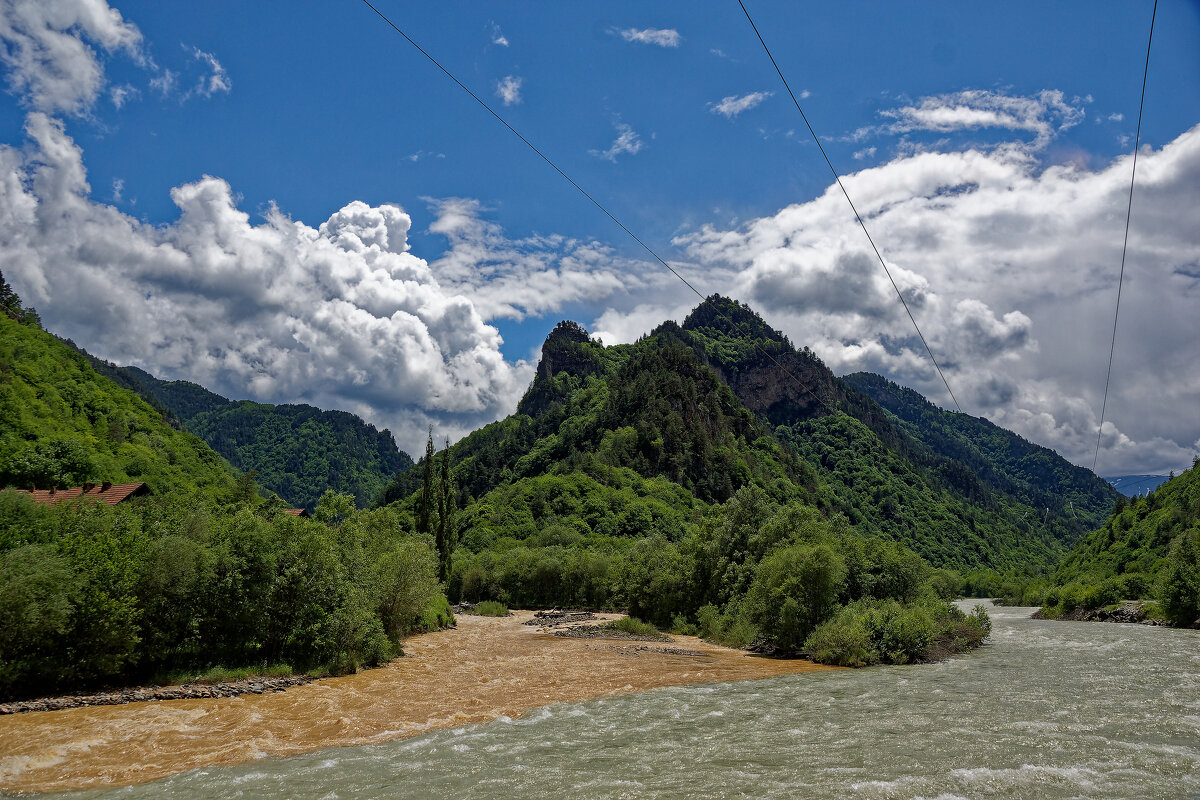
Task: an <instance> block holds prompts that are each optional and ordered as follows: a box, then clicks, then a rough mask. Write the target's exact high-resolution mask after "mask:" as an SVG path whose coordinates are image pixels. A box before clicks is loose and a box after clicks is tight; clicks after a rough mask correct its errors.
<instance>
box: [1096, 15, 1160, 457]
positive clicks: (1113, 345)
mask: <svg viewBox="0 0 1200 800" xmlns="http://www.w3.org/2000/svg"><path fill="white" fill-rule="evenodd" d="M1157 15H1158V0H1154V8H1153V9H1152V10H1151V11H1150V36H1149V37H1148V38H1147V39H1146V66H1145V68H1144V70H1143V71H1142V98H1141V100H1139V101H1138V124H1137V135H1136V136H1135V137H1134V139H1133V174H1132V175H1130V176H1129V205H1128V206H1127V207H1126V208H1125V241H1124V243H1123V244H1122V245H1121V275H1120V277H1119V278H1117V305H1116V308H1114V309H1113V332H1112V341H1111V342H1110V343H1109V345H1108V372H1107V373H1106V374H1105V376H1104V402H1103V403H1101V405H1100V427H1098V428H1097V429H1096V454H1095V455H1094V456H1093V457H1092V472H1095V471H1096V464H1097V463H1099V461H1100V437H1101V436H1102V435H1103V433H1104V414H1105V412H1106V411H1108V387H1109V384H1110V383H1111V382H1112V365H1113V353H1115V352H1116V350H1117V317H1118V316H1119V315H1120V313H1121V288H1122V287H1123V286H1124V284H1125V254H1126V252H1128V250H1129V220H1130V218H1131V217H1132V216H1133V184H1134V181H1136V180H1137V157H1138V147H1139V146H1140V145H1141V141H1142V110H1143V109H1144V108H1145V106H1146V79H1147V78H1149V77H1150V45H1151V44H1153V43H1154V18H1155V17H1156V16H1157Z"/></svg>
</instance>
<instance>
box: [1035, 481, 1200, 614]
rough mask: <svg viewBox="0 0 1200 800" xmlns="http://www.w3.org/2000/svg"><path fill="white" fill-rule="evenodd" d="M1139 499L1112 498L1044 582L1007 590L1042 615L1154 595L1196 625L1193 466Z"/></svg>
mask: <svg viewBox="0 0 1200 800" xmlns="http://www.w3.org/2000/svg"><path fill="white" fill-rule="evenodd" d="M1197 463H1198V462H1196V461H1193V464H1192V468H1191V469H1189V470H1186V471H1185V472H1183V473H1182V474H1181V475H1178V476H1174V477H1172V479H1171V480H1169V481H1167V482H1166V483H1164V484H1162V485H1161V486H1159V487H1158V489H1157V490H1155V491H1154V492H1151V493H1150V494H1149V495H1147V496H1145V497H1135V498H1132V499H1129V500H1126V499H1125V498H1124V497H1121V498H1118V500H1117V501H1116V503H1114V505H1113V509H1112V514H1111V515H1110V516H1109V518H1108V520H1107V521H1106V522H1105V523H1104V524H1103V525H1102V526H1101V527H1100V528H1099V529H1098V530H1096V531H1094V532H1092V533H1090V534H1088V535H1087V536H1086V537H1085V538H1084V539H1083V541H1081V542H1080V543H1079V545H1078V546H1077V547H1076V548H1075V549H1074V550H1072V551H1071V552H1070V553H1069V554H1068V555H1067V557H1066V558H1065V559H1063V562H1062V563H1061V564H1060V565H1059V567H1058V569H1057V570H1056V571H1055V572H1054V575H1053V576H1052V579H1051V580H1048V581H1045V582H1036V583H1035V582H1027V583H1025V584H1018V585H1017V586H1014V587H1013V588H1014V589H1015V591H1014V592H1013V594H1014V595H1017V596H1018V598H1017V599H1019V600H1021V601H1023V602H1029V603H1032V604H1036V605H1044V606H1045V610H1044V613H1045V614H1046V615H1047V616H1062V615H1063V614H1067V613H1070V612H1072V611H1075V610H1078V609H1084V610H1091V609H1098V608H1105V607H1107V606H1111V605H1113V604H1116V603H1119V602H1120V601H1122V600H1137V599H1153V600H1157V601H1158V602H1159V604H1160V606H1161V609H1162V613H1163V615H1164V617H1165V618H1166V619H1168V620H1170V622H1171V623H1172V624H1174V625H1179V626H1183V627H1194V626H1196V625H1197V624H1200V566H1198V560H1200V559H1198V553H1200V469H1197V468H1196V466H1197Z"/></svg>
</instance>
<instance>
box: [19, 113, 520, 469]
mask: <svg viewBox="0 0 1200 800" xmlns="http://www.w3.org/2000/svg"><path fill="white" fill-rule="evenodd" d="M27 134H28V136H29V138H30V140H31V146H30V147H28V148H25V149H24V150H18V149H16V148H12V147H2V148H0V269H2V271H3V272H4V274H5V276H6V277H7V278H9V279H10V280H11V281H12V283H13V284H14V286H16V287H17V288H18V291H20V292H22V294H23V295H24V296H25V297H26V299H27V301H28V302H30V303H32V304H34V305H35V306H37V307H38V308H39V310H40V311H41V312H42V314H43V319H44V320H45V322H46V324H47V326H48V327H49V328H50V329H51V330H55V331H58V332H60V333H62V334H64V335H67V336H70V337H71V338H73V339H74V340H75V341H76V342H78V343H79V344H80V345H82V346H83V347H86V348H87V349H89V350H91V351H93V352H95V353H96V354H97V355H100V356H102V357H105V358H109V359H113V360H116V361H119V362H122V363H136V364H139V365H140V366H143V367H145V368H146V369H148V370H150V371H151V372H153V373H155V374H158V375H162V376H164V377H167V378H187V379H189V380H194V381H197V382H199V383H201V384H203V385H205V386H208V387H210V388H212V389H214V390H215V391H218V392H223V393H226V394H228V395H232V396H234V397H244V396H246V395H249V396H251V397H253V398H255V399H260V400H264V401H270V402H294V401H306V402H310V403H313V404H315V405H318V406H321V407H325V408H342V409H346V410H349V411H355V412H357V413H361V414H363V415H364V416H365V417H366V418H368V419H370V420H371V421H374V422H377V423H379V424H386V425H388V426H390V427H392V429H393V431H394V432H395V433H396V434H397V439H398V440H399V441H400V442H401V443H402V446H405V447H407V448H409V449H414V452H415V448H419V446H420V443H421V442H422V441H423V436H424V430H425V427H426V426H427V425H428V424H430V422H433V421H436V422H437V424H438V429H439V430H440V431H445V432H448V433H450V434H452V435H453V436H457V435H460V434H462V433H463V432H465V431H467V430H471V429H473V428H474V427H477V426H478V425H479V424H482V423H484V422H488V421H490V420H492V419H495V418H497V417H499V416H503V415H504V414H507V413H510V412H511V410H512V408H513V407H514V406H515V403H516V400H517V398H518V397H519V396H520V394H521V392H522V391H523V389H524V387H525V385H526V383H527V381H528V379H529V377H530V376H531V370H532V365H529V364H526V363H525V362H523V361H519V362H516V363H510V362H507V361H506V360H505V359H504V357H503V355H502V354H501V352H500V345H501V338H500V335H499V333H498V331H497V330H496V328H495V327H493V326H491V325H488V324H487V323H486V322H485V320H484V318H483V317H482V315H481V314H480V312H479V310H478V309H477V308H476V307H475V305H474V304H473V302H472V301H471V299H469V298H468V297H467V296H465V295H464V294H463V293H461V292H459V291H458V290H457V289H456V288H455V287H454V285H453V283H454V282H453V281H450V285H449V286H444V285H443V284H442V283H441V282H440V281H439V279H438V276H437V275H436V274H435V272H434V270H433V269H431V267H430V265H429V264H428V263H427V262H426V261H425V260H423V259H421V258H418V257H417V256H416V255H414V254H412V253H411V252H409V245H408V241H407V234H408V229H409V225H410V218H409V216H408V214H406V213H405V212H404V211H403V210H402V209H400V208H399V207H397V206H394V205H381V206H369V205H367V204H365V203H362V202H358V201H355V202H352V203H350V204H348V205H346V206H345V207H344V208H342V209H341V210H340V211H338V212H336V213H334V214H333V215H332V216H330V218H329V219H328V220H326V221H325V222H324V223H322V224H321V225H320V226H318V227H316V228H314V227H311V226H309V225H306V224H304V223H302V222H298V221H295V220H292V219H289V218H288V217H287V216H286V215H285V214H284V213H283V212H282V211H280V210H278V209H274V208H272V209H271V210H269V211H268V212H267V214H266V219H265V220H264V221H262V222H260V223H257V224H256V223H252V222H251V220H250V218H249V216H248V215H247V214H246V213H244V212H243V211H241V210H239V209H238V208H237V206H236V204H235V202H234V197H233V193H232V190H231V189H230V187H229V185H228V184H227V183H226V182H225V181H223V180H221V179H219V178H213V177H207V176H206V177H203V178H201V179H200V180H197V181H195V182H193V183H189V184H184V185H182V186H178V187H176V188H175V189H173V190H172V192H171V196H172V199H173V200H174V201H175V203H176V205H177V206H178V207H179V210H180V215H179V218H178V220H177V221H175V222H173V223H171V224H169V225H165V226H152V225H147V224H144V223H141V222H139V221H138V220H136V219H134V218H132V217H129V216H127V215H125V214H123V213H121V212H120V211H118V210H117V209H115V208H113V207H112V206H108V205H104V204H101V203H96V202H93V201H91V200H89V199H88V194H89V186H88V183H87V175H86V171H85V170H84V167H83V162H82V153H81V151H80V149H79V148H78V147H77V146H76V145H75V143H74V142H73V141H72V140H71V139H70V137H68V136H67V135H66V134H65V133H64V131H63V126H62V124H61V123H60V122H58V121H56V120H54V119H52V118H50V117H48V116H46V115H44V114H41V113H33V114H31V115H30V117H29V120H28V124H27Z"/></svg>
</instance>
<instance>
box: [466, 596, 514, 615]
mask: <svg viewBox="0 0 1200 800" xmlns="http://www.w3.org/2000/svg"><path fill="white" fill-rule="evenodd" d="M474 613H475V614H477V615H478V616H481V617H507V616H508V614H509V611H508V606H506V605H504V604H503V603H497V602H496V601H495V600H483V601H481V602H479V603H477V604H476V605H475V611H474Z"/></svg>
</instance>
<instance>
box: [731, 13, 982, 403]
mask: <svg viewBox="0 0 1200 800" xmlns="http://www.w3.org/2000/svg"><path fill="white" fill-rule="evenodd" d="M738 5H739V6H741V7H742V13H743V14H745V15H746V21H747V22H749V23H750V27H751V28H753V29H754V35H755V36H757V37H758V41H759V44H761V45H762V48H763V50H764V51H765V52H766V54H767V58H769V59H771V65H772V66H773V67H775V72H776V74H778V75H779V80H781V81H782V82H783V88H785V89H787V93H788V96H789V97H791V98H792V104H793V105H795V106H796V110H797V111H799V112H800V117H801V118H802V119H803V120H804V124H805V126H806V127H807V128H808V132H809V133H810V134H812V138H813V141H814V142H816V143H817V149H819V150H820V151H821V155H822V156H823V157H824V158H825V163H826V164H827V165H828V166H829V171H830V172H832V173H833V178H834V180H835V181H836V182H837V185H838V188H839V189H841V190H842V194H843V195H845V197H846V202H847V203H849V204H850V210H851V211H853V212H854V218H855V219H856V220H858V224H859V226H860V227H861V228H862V230H863V233H864V234H866V236H867V241H868V242H870V243H871V249H872V250H873V251H874V252H875V257H876V258H877V259H879V265H880V266H881V267H883V271H884V272H885V273H886V274H887V277H888V280H889V281H891V284H892V288H893V289H895V290H896V297H898V298H900V304H901V305H903V306H904V311H905V313H906V314H908V319H909V320H910V321H911V322H912V325H913V328H915V329H916V331H917V336H918V337H919V338H920V339H921V344H922V345H924V346H925V352H926V353H928V354H929V360H930V361H932V362H933V366H934V368H935V369H936V370H937V373H938V375H939V376H940V377H941V379H942V383H944V384H945V385H946V391H947V392H949V393H950V399H951V400H953V401H954V407H955V408H956V409H958V410H959V411H960V412H961V411H962V406H960V405H959V404H958V398H957V397H955V396H954V390H953V389H951V388H950V381H948V380H946V374H945V373H944V372H942V366H941V364H939V363H938V360H937V358H936V357H935V356H934V355H933V350H932V349H931V348H930V347H929V342H927V341H925V334H923V333H921V326H920V325H918V324H917V318H916V317H915V316H913V312H912V309H911V308H909V307H908V301H907V300H905V299H904V293H903V292H901V291H900V287H899V286H898V285H896V279H895V278H894V277H892V271H891V270H890V269H888V265H887V263H886V262H885V261H884V260H883V256H882V255H881V254H880V252H879V248H878V247H877V246H876V245H875V240H874V239H873V238H872V237H871V232H870V231H869V230H867V224H866V223H865V222H863V218H862V215H861V214H859V213H858V208H857V207H855V205H854V201H853V200H851V199H850V193H849V192H848V191H846V187H845V186H844V185H843V184H842V178H841V176H840V175H839V174H838V171H837V170H836V169H835V168H834V166H833V162H832V161H830V159H829V155H828V154H827V153H826V152H825V148H824V146H822V144H821V139H820V137H819V136H817V132H816V131H815V130H813V126H812V124H811V123H809V121H808V115H807V114H805V113H804V109H803V108H801V107H800V101H799V100H797V99H796V94H795V92H793V91H792V87H791V85H790V84H788V81H787V78H785V77H784V76H783V70H781V69H780V68H779V64H778V62H776V61H775V56H774V55H772V54H771V48H770V47H767V42H766V40H764V39H763V36H762V34H761V33H759V31H758V26H757V25H755V24H754V18H753V17H751V16H750V11H749V10H748V9H747V8H746V4H745V3H743V2H742V0H738Z"/></svg>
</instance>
